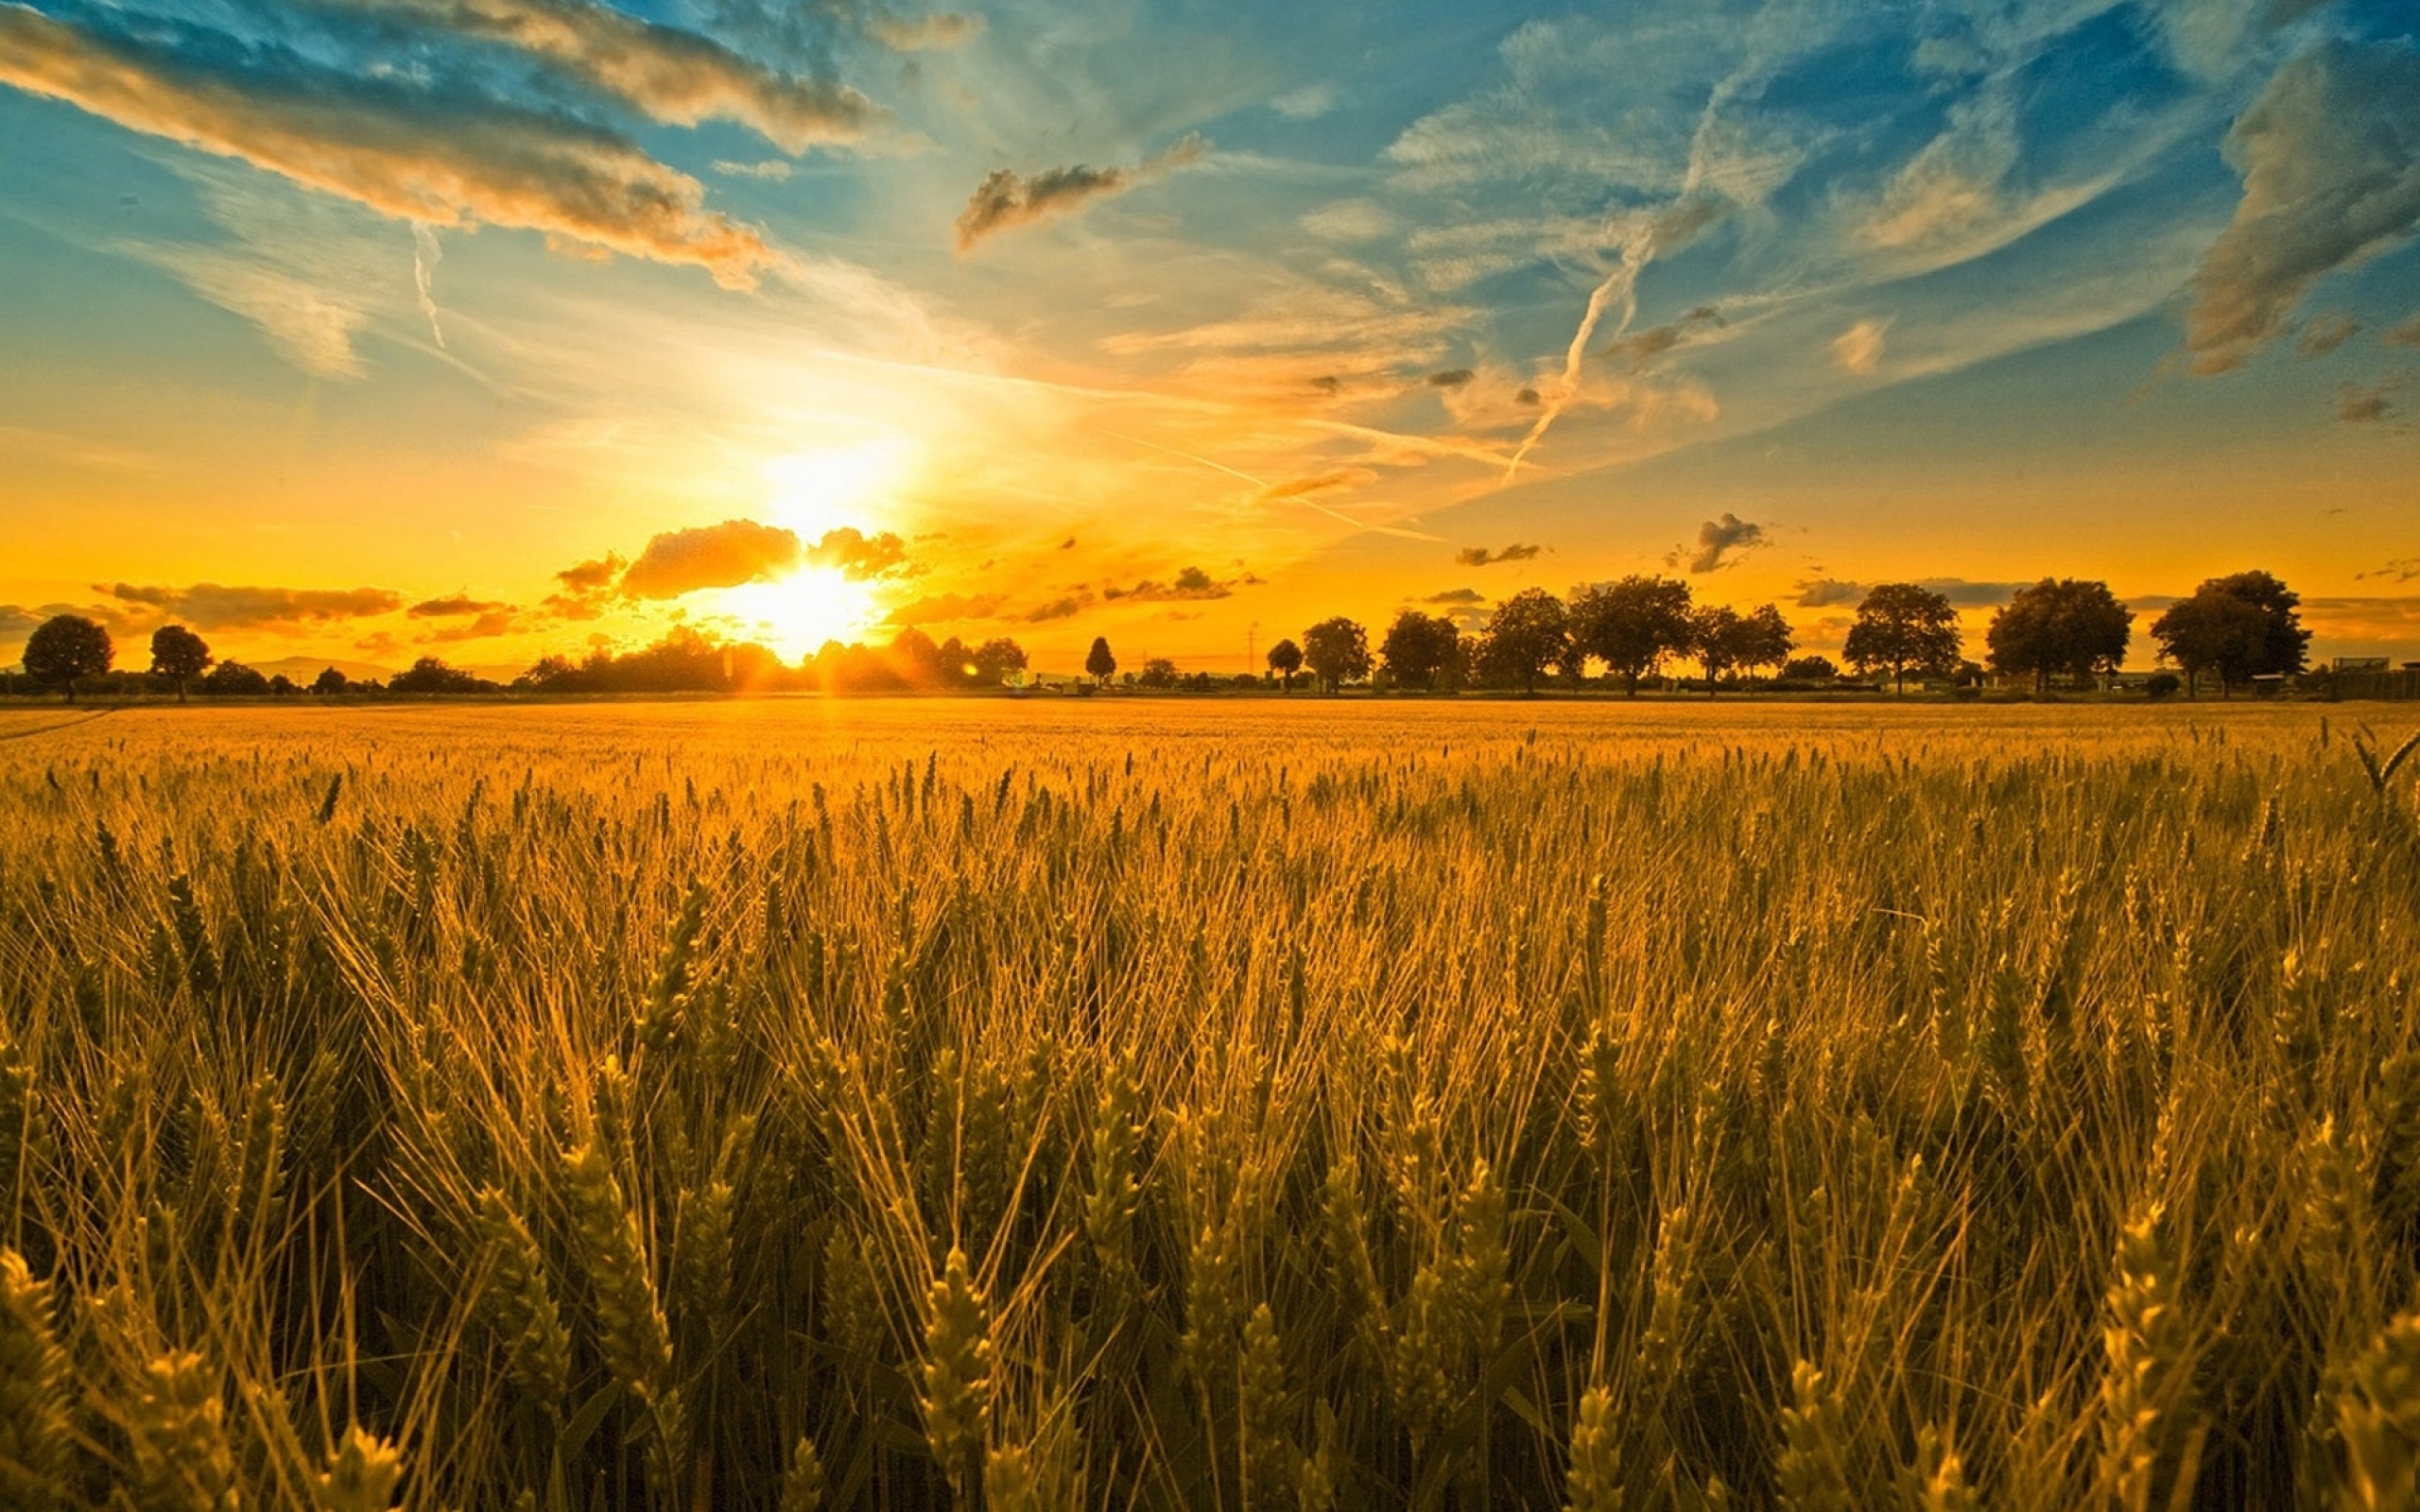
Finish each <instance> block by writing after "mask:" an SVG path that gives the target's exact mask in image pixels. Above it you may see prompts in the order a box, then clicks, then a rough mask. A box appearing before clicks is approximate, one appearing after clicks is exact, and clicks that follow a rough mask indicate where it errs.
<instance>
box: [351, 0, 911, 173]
mask: <svg viewBox="0 0 2420 1512" xmlns="http://www.w3.org/2000/svg"><path fill="white" fill-rule="evenodd" d="M351 4H353V5H354V6H355V7H357V8H359V9H367V10H372V11H381V12H385V13H388V14H390V15H403V16H409V17H411V18H412V19H414V20H417V21H420V22H422V23H423V24H425V25H429V26H435V27H438V28H440V29H442V30H446V31H451V32H454V33H457V34H458V35H461V36H465V37H476V38H481V39H484V40H487V41H492V42H500V43H505V44H507V45H509V46H512V47H517V48H519V49H521V50H522V51H523V52H526V53H528V54H530V55H531V56H533V57H537V58H542V59H544V60H545V61H546V62H547V63H548V64H549V65H551V66H552V67H553V68H554V69H556V70H557V71H558V72H560V73H562V74H563V75H565V76H567V77H571V78H575V79H578V80H579V82H581V83H583V84H585V85H587V86H588V87H590V88H591V89H594V90H596V91H598V92H599V93H601V94H610V95H612V96H613V97H614V98H615V99H618V100H620V101H622V102H623V103H624V104H627V105H629V106H631V107H632V108H633V109H635V110H638V111H641V112H645V113H646V114H647V115H648V117H650V118H651V119H654V120H658V121H663V122H666V123H667V124H669V125H673V126H696V125H698V124H699V123H700V122H702V121H734V122H737V123H738V124H739V125H741V126H745V127H747V128H748V129H750V130H752V131H754V132H755V133H756V134H757V135H759V136H761V137H763V138H765V140H767V141H769V142H771V143H774V144H775V145H777V146H781V147H782V148H784V149H785V150H787V151H789V152H804V151H805V150H806V149H807V148H808V147H810V146H814V145H815V144H817V143H819V142H851V141H855V140H856V139H857V138H858V137H860V136H863V135H864V134H865V130H866V128H867V127H868V126H869V125H871V124H872V123H873V121H875V120H876V119H878V118H879V117H880V115H881V113H882V112H880V111H878V110H877V109H876V108H875V107H874V104H873V101H871V100H869V99H867V98H866V97H865V96H864V95H863V94H858V93H857V92H856V90H854V89H851V88H849V87H848V86H846V85H844V84H836V83H831V82H828V81H825V80H822V79H814V78H793V77H787V76H786V75H783V74H778V73H775V72H774V71H772V70H771V69H769V68H765V67H762V66H760V65H758V64H756V63H753V62H751V61H749V60H747V59H745V58H742V57H740V56H739V55H738V54H737V53H735V52H733V51H731V50H730V49H729V48H727V47H725V46H723V45H722V44H721V43H716V42H712V41H709V40H708V39H706V38H704V37H700V36H699V35H697V34H696V33H695V32H688V31H682V30H679V29H677V28H675V27H671V26H657V25H655V24H654V23H653V22H649V21H642V20H640V19H639V18H638V17H636V16H631V15H627V14H625V13H623V12H622V11H620V10H616V9H614V8H613V7H611V6H604V5H593V4H588V3H586V0H351Z"/></svg>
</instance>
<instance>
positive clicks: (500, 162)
mask: <svg viewBox="0 0 2420 1512" xmlns="http://www.w3.org/2000/svg"><path fill="white" fill-rule="evenodd" d="M186 40H188V41H189V42H190V43H192V44H191V45H188V46H182V47H180V46H178V45H175V44H173V43H170V42H166V41H162V40H156V39H155V37H154V36H152V35H145V36H136V35H132V34H121V33H115V32H109V31H104V30H101V29H98V28H97V27H93V26H77V25H73V24H70V23H67V22H63V21H60V20H57V19H55V18H53V17H50V16H47V15H44V14H43V13H42V12H41V11H38V10H34V9H29V8H27V7H25V6H21V5H15V4H7V3H0V83H5V84H9V85H11V86H13V87H15V88H17V89H20V90H23V91H25V92H26V93H28V94H39V95H43V96H45V97H47V98H51V99H58V100H62V101H64V102H66V103H68V104H71V105H74V106H75V107H77V108H78V109H79V110H82V111H84V112H88V113H90V114H93V115H97V116H100V117H102V118H104V119H106V120H110V121H112V122H115V123H116V124H117V125H119V126H122V127H125V128H127V129H129V130H132V131H139V132H142V133H144V134H147V135H150V136H158V137H165V138H168V139H170V140H173V141H178V142H182V143H184V144H186V145H188V146H194V147H198V148H199V149H200V150H202V151H205V152H209V153H212V154H214V155H216V156H218V157H224V158H233V159H236V160H239V161H241V162H244V163H250V164H251V165H252V166H253V167H256V168H261V169H264V170H266V171H268V172H270V173H274V174H277V175H279V176H280V177H283V178H285V179H288V180H293V181H294V182H296V183H299V184H302V185H303V186H305V187H307V188H312V189H317V190H320V191H321V192H323V193H326V194H332V195H337V196H339V197H341V198H347V199H351V200H354V201H355V202H356V203H359V204H363V205H367V206H369V207H370V208H371V209H372V210H375V211H377V212H379V213H380V214H381V215H389V216H392V217H394V218H396V219H400V220H408V221H416V222H421V223H423V224H427V225H434V226H449V227H459V226H469V225H476V224H485V225H491V226H498V227H506V228H511V229H516V230H525V231H535V232H542V233H544V234H545V235H547V236H549V237H554V238H558V239H560V240H562V241H565V242H569V243H575V244H578V245H580V246H584V247H589V248H595V249H602V250H605V251H611V252H620V253H623V254H624V255H627V256H631V257H637V258H643V259H646V260H648V261H651V262H659V263H670V264H678V265H686V266H696V267H700V268H703V269H705V270H706V271H707V272H708V273H710V274H712V275H713V276H714V278H715V279H716V280H717V282H718V283H724V284H726V285H728V286H732V287H745V286H748V285H751V284H752V283H754V282H755V281H756V278H757V277H758V275H759V274H761V273H763V272H765V271H767V270H769V269H770V268H772V267H774V266H777V265H778V264H779V263H780V262H781V258H780V255H779V254H778V253H776V252H775V250H774V249H773V248H772V247H771V245H770V244H769V243H768V242H767V240H766V239H765V237H764V235H763V233H762V232H758V231H756V230H754V229H752V228H751V227H747V226H743V225H741V224H739V223H738V222H735V221H734V220H732V219H731V218H730V217H729V216H727V215H720V214H718V213H716V212H712V211H708V210H706V209H705V208H704V207H703V202H702V201H703V197H704V191H703V188H702V187H701V186H700V184H699V183H698V181H697V180H694V179H692V178H690V177H689V176H688V175H686V174H684V173H682V172H680V171H679V170H677V169H674V168H671V167H667V166H666V165H665V164H664V163H659V162H657V161H656V160H655V159H653V158H651V157H649V156H648V154H647V153H646V152H644V151H643V150H641V149H640V148H639V147H638V146H635V145H634V144H632V143H631V142H630V141H628V140H627V139H625V138H623V137H620V136H618V135H615V134H614V133H613V132H611V131H609V130H607V129H603V128H601V127H596V126H591V125H587V124H585V123H582V122H579V121H578V120H576V119H573V118H570V117H567V116H563V115H560V114H554V113H548V112H541V111H536V110H531V109H527V108H525V107H521V106H517V105H510V104H506V103H503V102H502V101H499V100H497V99H494V98H492V97H488V96H484V95H479V94H473V93H471V92H468V91H466V90H461V89H447V88H441V87H436V86H423V85H420V84H417V83H414V82H410V81H407V79H406V77H402V76H398V75H382V74H377V73H373V72H355V71H346V70H339V69H336V68H330V67H324V66H321V65H320V64H318V63H315V62H312V61H309V60H306V59H305V58H304V57H303V56H302V54H300V53H298V52H295V51H293V50H291V49H288V48H285V47H283V46H278V45H274V44H267V43H264V44H259V45H253V46H244V45H242V44H239V43H233V41H232V39H227V38H224V37H218V36H216V34H209V35H204V36H199V37H189V38H187V39H186Z"/></svg>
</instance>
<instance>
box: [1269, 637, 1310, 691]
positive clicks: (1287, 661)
mask: <svg viewBox="0 0 2420 1512" xmlns="http://www.w3.org/2000/svg"><path fill="white" fill-rule="evenodd" d="M1269 670H1270V671H1271V672H1274V673H1276V674H1277V677H1278V685H1279V686H1280V687H1281V688H1283V689H1284V690H1285V691H1286V692H1288V693H1291V692H1293V691H1294V674H1295V673H1297V672H1300V671H1302V670H1303V648H1302V647H1301V646H1299V645H1296V644H1294V643H1293V642H1291V641H1280V642H1278V643H1277V644H1275V645H1272V646H1271V647H1270V648H1269Z"/></svg>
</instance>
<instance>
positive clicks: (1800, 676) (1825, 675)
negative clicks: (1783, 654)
mask: <svg viewBox="0 0 2420 1512" xmlns="http://www.w3.org/2000/svg"><path fill="white" fill-rule="evenodd" d="M1781 675H1782V677H1783V678H1784V679H1786V680H1788V681H1790V682H1826V681H1829V680H1830V679H1834V678H1837V677H1839V676H1840V675H1841V669H1840V668H1839V667H1836V666H1834V665H1832V659H1831V658H1830V657H1827V656H1795V657H1791V658H1790V659H1789V661H1788V662H1784V663H1782V669H1781Z"/></svg>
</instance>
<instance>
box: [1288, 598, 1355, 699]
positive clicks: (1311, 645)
mask: <svg viewBox="0 0 2420 1512" xmlns="http://www.w3.org/2000/svg"><path fill="white" fill-rule="evenodd" d="M1303 661H1304V662H1305V663H1306V664H1307V665H1308V666H1309V667H1310V669H1311V675H1312V676H1313V677H1315V678H1317V679H1320V680H1321V681H1322V682H1324V683H1326V684H1327V691H1328V692H1330V693H1334V692H1336V691H1337V690H1338V689H1340V688H1341V687H1343V686H1344V685H1345V684H1346V683H1348V682H1351V681H1353V680H1354V679H1357V678H1366V677H1368V676H1369V675H1370V634H1369V632H1368V631H1367V630H1364V629H1363V628H1361V627H1360V626H1358V625H1357V624H1355V623H1354V622H1353V621H1351V620H1349V619H1346V618H1345V617H1344V616H1343V615H1341V614H1339V615H1337V616H1336V617H1335V618H1334V619H1325V620H1322V621H1320V622H1319V623H1318V624H1317V625H1314V626H1312V627H1310V628H1309V629H1307V630H1305V631H1304V632H1303Z"/></svg>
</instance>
